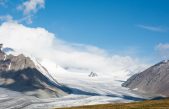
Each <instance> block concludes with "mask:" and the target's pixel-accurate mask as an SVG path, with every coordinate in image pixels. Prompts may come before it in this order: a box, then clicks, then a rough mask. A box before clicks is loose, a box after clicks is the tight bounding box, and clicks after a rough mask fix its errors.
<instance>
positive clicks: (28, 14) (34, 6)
mask: <svg viewBox="0 0 169 109" xmlns="http://www.w3.org/2000/svg"><path fill="white" fill-rule="evenodd" d="M44 7H45V0H27V1H25V2H23V3H22V4H21V5H19V6H18V7H17V9H18V10H21V11H23V14H24V16H25V17H24V18H23V19H24V20H25V21H27V23H32V16H33V14H35V13H36V12H37V11H38V10H39V9H42V8H44Z"/></svg>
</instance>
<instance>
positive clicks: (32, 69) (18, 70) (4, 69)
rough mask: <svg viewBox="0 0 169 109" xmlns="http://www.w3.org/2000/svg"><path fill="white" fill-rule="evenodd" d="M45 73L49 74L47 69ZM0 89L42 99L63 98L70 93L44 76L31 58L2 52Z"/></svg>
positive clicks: (0, 55)
mask: <svg viewBox="0 0 169 109" xmlns="http://www.w3.org/2000/svg"><path fill="white" fill-rule="evenodd" d="M42 68H43V69H44V67H42ZM44 71H46V73H47V70H46V69H44ZM0 87H4V88H7V89H10V90H14V91H19V92H22V93H25V94H27V95H34V96H36V97H42V98H46V97H58V96H63V95H66V94H67V93H69V92H70V90H69V89H68V88H67V87H65V86H63V85H61V84H59V83H57V81H55V83H54V82H53V81H51V80H49V79H48V78H47V77H46V76H44V75H43V74H42V73H41V72H40V71H39V70H38V69H37V68H36V65H35V64H34V62H33V61H32V60H31V59H30V58H29V57H25V56H24V55H22V54H21V55H18V56H13V55H6V54H5V53H4V52H2V51H1V50H0Z"/></svg>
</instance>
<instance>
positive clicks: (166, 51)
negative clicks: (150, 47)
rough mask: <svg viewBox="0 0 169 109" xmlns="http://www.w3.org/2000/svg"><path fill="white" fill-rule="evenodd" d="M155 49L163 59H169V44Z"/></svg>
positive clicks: (160, 45)
mask: <svg viewBox="0 0 169 109" xmlns="http://www.w3.org/2000/svg"><path fill="white" fill-rule="evenodd" d="M155 49H156V50H157V51H158V53H159V54H160V56H161V58H162V59H164V60H165V59H169V43H165V44H162V43H160V44H158V45H157V46H156V47H155Z"/></svg>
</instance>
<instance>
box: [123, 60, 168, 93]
mask: <svg viewBox="0 0 169 109" xmlns="http://www.w3.org/2000/svg"><path fill="white" fill-rule="evenodd" d="M122 86H124V87H128V88H130V89H134V90H137V91H140V92H145V93H148V94H159V95H163V96H169V61H163V62H160V63H158V64H156V65H154V66H152V67H150V68H148V69H146V70H145V71H143V72H141V73H138V74H135V75H133V76H132V77H131V78H129V79H128V80H127V81H126V82H125V83H123V84H122Z"/></svg>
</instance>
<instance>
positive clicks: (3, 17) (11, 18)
mask: <svg viewBox="0 0 169 109" xmlns="http://www.w3.org/2000/svg"><path fill="white" fill-rule="evenodd" d="M0 21H7V22H11V21H13V17H12V16H11V15H4V16H0Z"/></svg>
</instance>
